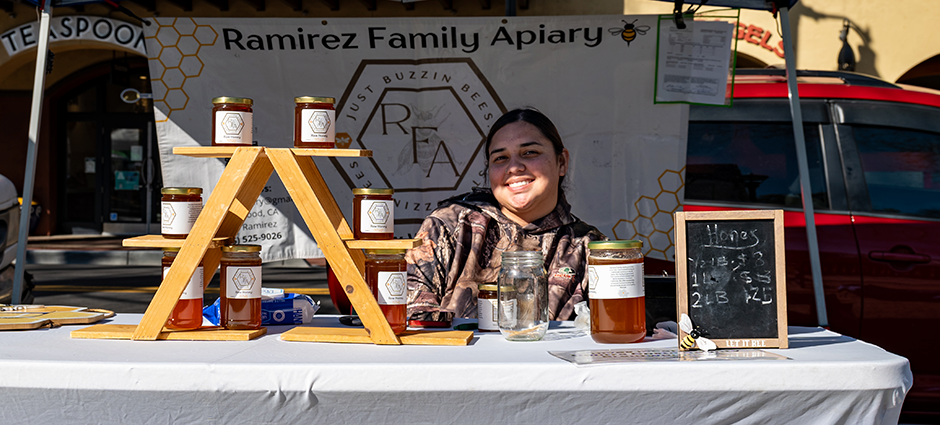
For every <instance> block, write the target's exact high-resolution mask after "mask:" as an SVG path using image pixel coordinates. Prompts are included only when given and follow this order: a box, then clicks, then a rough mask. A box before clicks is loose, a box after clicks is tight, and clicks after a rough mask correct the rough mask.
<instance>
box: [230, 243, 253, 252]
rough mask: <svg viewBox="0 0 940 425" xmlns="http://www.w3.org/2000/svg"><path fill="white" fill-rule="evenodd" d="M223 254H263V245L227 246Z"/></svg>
mask: <svg viewBox="0 0 940 425" xmlns="http://www.w3.org/2000/svg"><path fill="white" fill-rule="evenodd" d="M222 252H261V245H225V246H223V247H222Z"/></svg>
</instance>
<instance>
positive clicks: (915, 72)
mask: <svg viewBox="0 0 940 425" xmlns="http://www.w3.org/2000/svg"><path fill="white" fill-rule="evenodd" d="M897 82H898V83H900V84H910V85H912V86H920V87H927V88H931V89H935V90H940V55H937V56H934V57H932V58H930V59H927V60H925V61H923V62H921V63H920V64H918V65H917V66H915V67H913V68H911V69H910V70H909V71H907V72H905V73H904V75H902V76H901V78H898V81H897Z"/></svg>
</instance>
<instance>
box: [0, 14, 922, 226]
mask: <svg viewBox="0 0 940 425" xmlns="http://www.w3.org/2000/svg"><path fill="white" fill-rule="evenodd" d="M121 5H122V6H124V7H126V8H127V9H129V10H130V11H131V12H132V13H134V14H135V15H137V16H140V17H144V18H147V17H153V16H163V17H176V16H178V17H292V18H297V17H309V18H313V19H324V18H339V17H435V16H439V17H452V16H494V17H498V16H504V15H505V14H506V12H507V8H506V3H505V2H492V1H491V0H423V1H422V0H419V1H414V2H405V3H402V2H401V1H397V0H306V1H305V0H277V1H267V0H244V1H229V0H128V1H124V2H121ZM0 9H2V10H3V13H2V14H0V43H2V44H3V49H0V101H2V102H3V107H2V110H3V111H4V113H3V114H0V125H2V128H3V132H2V133H0V138H2V140H3V141H2V143H3V146H5V147H6V148H7V149H5V155H2V156H0V174H3V175H5V176H6V177H8V178H10V179H11V180H12V181H13V182H14V183H15V184H16V185H17V190H18V191H19V192H20V193H22V189H23V186H22V183H23V175H24V172H25V159H26V146H27V143H26V142H27V137H28V136H27V132H28V122H29V110H30V101H31V90H32V84H33V81H32V80H33V75H34V70H35V65H36V64H35V57H36V47H35V46H36V41H37V36H38V34H37V32H38V22H37V19H36V16H37V13H36V9H35V6H34V5H32V4H30V3H25V2H20V0H0ZM671 10H672V3H671V2H661V1H651V0H599V1H591V2H584V1H578V0H517V1H516V13H517V14H518V15H519V16H540V15H615V14H630V15H632V14H661V13H670V12H671ZM705 10H706V9H705V8H703V9H702V11H705ZM938 13H940V3H937V4H934V2H920V1H915V0H901V1H897V0H893V1H892V0H862V1H859V0H854V1H853V0H804V1H801V2H800V3H798V4H797V5H796V6H795V7H794V9H793V11H792V12H791V20H792V22H793V25H794V27H795V30H794V42H795V54H796V65H797V68H800V69H819V70H836V69H839V67H840V62H839V58H840V51H843V53H842V58H843V62H845V59H846V54H845V52H844V46H843V42H842V41H841V40H840V37H839V36H840V32H842V31H843V30H844V29H845V28H848V30H847V34H848V35H847V37H846V39H847V45H848V49H850V50H851V53H852V57H853V58H854V61H855V67H854V70H855V71H856V72H860V73H864V74H868V75H872V76H875V77H878V78H881V79H884V80H886V81H889V82H898V83H906V84H914V85H920V86H924V87H931V88H936V89H940V34H937V33H936V32H934V31H931V29H930V28H931V18H932V17H934V16H938ZM778 22H779V20H778V19H777V20H775V18H774V17H773V16H772V15H771V14H770V13H768V12H758V11H742V12H741V17H740V21H739V24H738V32H737V38H738V43H737V48H738V56H737V66H738V67H741V68H747V67H766V66H776V65H780V64H783V62H784V58H783V46H782V41H781V40H782V38H781V36H780V34H781V32H780V31H779V29H778V25H779V24H778ZM141 25H142V24H141V23H140V21H137V20H136V19H134V18H132V17H130V16H128V15H126V14H124V13H122V12H119V11H116V10H114V9H113V8H111V7H109V6H107V5H104V4H101V3H93V4H86V5H81V6H75V7H57V8H55V9H54V10H53V22H52V26H53V30H54V34H55V37H54V38H52V39H50V51H51V52H52V53H53V55H52V56H53V60H52V61H51V63H47V64H46V65H45V66H46V68H47V72H48V74H47V76H46V89H45V98H44V103H43V115H42V120H41V123H42V124H41V130H40V140H39V146H40V148H39V151H38V160H37V168H36V180H35V190H34V200H35V201H37V202H38V203H39V204H40V206H41V208H42V215H41V217H40V221H39V224H38V227H37V228H36V231H35V232H34V233H35V234H41V235H50V234H70V233H89V234H100V233H111V234H134V233H136V234H140V233H147V232H150V233H153V232H155V229H156V228H155V227H151V228H150V229H149V230H148V227H147V226H148V222H155V221H156V219H157V211H156V210H157V208H155V207H154V205H159V203H158V202H159V189H160V187H161V186H162V184H161V179H160V170H159V160H158V158H156V151H157V150H156V137H155V133H154V127H153V109H152V103H151V102H150V101H149V100H147V99H136V98H135V94H134V93H135V92H136V93H144V94H146V93H150V75H149V71H148V66H147V59H146V53H145V51H144V49H143V44H144V43H143V41H142V40H143V36H142V29H141Z"/></svg>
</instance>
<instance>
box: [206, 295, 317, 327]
mask: <svg viewBox="0 0 940 425" xmlns="http://www.w3.org/2000/svg"><path fill="white" fill-rule="evenodd" d="M319 309H320V303H319V302H318V301H314V300H313V298H310V297H309V296H307V295H303V294H294V293H286V294H283V295H282V296H281V295H276V298H268V297H262V298H261V324H262V325H299V324H303V323H310V320H312V319H313V315H314V314H316V312H317V310H319ZM202 317H203V318H205V319H206V320H208V321H209V322H211V323H212V324H213V325H216V326H218V325H219V299H218V298H216V300H215V302H213V303H212V304H210V305H207V306H205V307H203V309H202Z"/></svg>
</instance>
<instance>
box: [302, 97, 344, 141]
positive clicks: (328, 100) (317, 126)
mask: <svg viewBox="0 0 940 425" xmlns="http://www.w3.org/2000/svg"><path fill="white" fill-rule="evenodd" d="M335 102H336V99H334V98H332V97H316V96H301V97H295V98H294V104H295V106H294V147H297V148H333V147H336V125H335V124H336V110H334V109H333V103H335Z"/></svg>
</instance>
